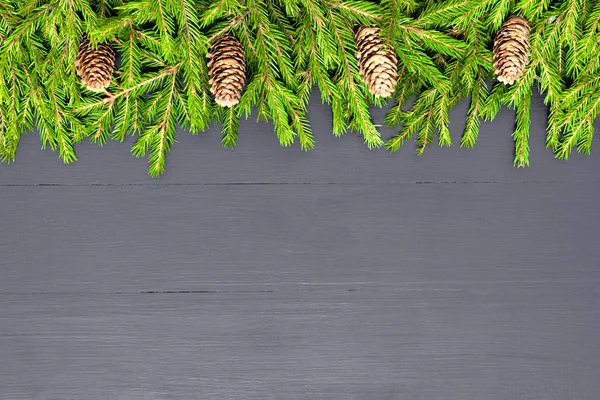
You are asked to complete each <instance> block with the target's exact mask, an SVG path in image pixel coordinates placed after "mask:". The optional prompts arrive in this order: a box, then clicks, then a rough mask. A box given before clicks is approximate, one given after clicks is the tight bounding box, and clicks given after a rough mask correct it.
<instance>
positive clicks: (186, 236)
mask: <svg viewBox="0 0 600 400" xmlns="http://www.w3.org/2000/svg"><path fill="white" fill-rule="evenodd" d="M313 100H314V101H313V106H312V108H311V115H310V118H311V121H312V123H313V129H314V131H315V135H316V139H317V149H316V150H315V151H313V152H310V153H303V152H301V151H300V150H299V149H298V148H296V147H294V148H288V149H281V148H279V147H278V144H277V141H276V139H275V138H274V136H273V133H272V131H271V129H270V127H269V126H267V125H264V124H262V125H255V124H254V122H251V121H249V122H244V123H242V132H241V137H240V143H239V147H238V148H237V149H235V150H234V151H227V150H222V149H220V148H219V140H220V138H219V133H218V129H217V128H215V129H212V130H211V131H210V132H207V133H205V134H201V135H200V136H198V137H191V136H189V135H188V134H186V133H181V134H180V135H179V136H178V140H179V143H178V144H176V145H175V146H174V149H173V152H172V153H171V155H170V156H169V160H168V168H167V173H166V174H165V176H164V177H163V178H161V179H159V180H156V179H150V178H148V177H147V175H146V163H145V162H144V161H142V160H135V159H133V158H132V157H131V156H130V155H129V153H128V151H129V148H128V147H127V146H126V145H117V144H114V143H109V144H108V145H107V146H106V147H107V148H105V149H98V148H96V147H95V146H93V145H90V144H83V145H80V146H79V147H78V155H79V156H80V161H79V162H78V163H77V164H75V165H71V166H63V165H62V164H61V163H60V161H58V160H57V159H56V156H55V154H52V153H50V152H41V151H39V140H38V139H37V138H36V137H35V136H34V135H30V136H28V137H25V138H24V139H23V141H22V145H21V147H20V149H19V155H18V159H17V162H16V163H15V164H13V165H11V166H6V165H2V166H0V221H2V230H1V231H0V272H1V278H0V360H1V362H0V399H3V400H4V399H7V400H18V399H44V400H46V399H48V400H53V399H57V400H59V399H60V400H68V399H87V400H96V399H119V400H125V399H126V400H129V399H144V400H150V399H151V400H163V399H164V400H171V399H173V400H175V399H260V400H265V399H327V400H337V399H340V400H341V399H344V400H380V399H381V400H387V399H415V400H416V399H423V400H437V399H440V400H442V399H443V400H453V399H456V400H496V399H497V400H506V399H524V400H529V399H531V400H533V399H536V400H537V399H540V400H542V399H543V400H555V399H556V400H566V399H573V400H597V399H598V398H600V380H598V376H599V373H600V339H599V337H600V311H599V310H600V268H599V264H600V243H599V242H600V240H599V239H598V238H599V237H600V224H599V222H600V207H598V199H599V198H600V184H599V181H598V175H597V173H598V171H599V168H600V157H599V155H598V154H600V153H599V150H600V144H598V143H596V145H595V148H594V149H593V154H592V155H591V156H589V157H583V156H578V155H574V156H573V158H572V159H571V160H569V161H568V162H564V161H558V160H554V159H553V157H552V154H551V153H550V152H549V151H548V150H545V149H544V145H543V141H544V129H545V127H544V118H545V115H544V110H543V108H542V107H541V102H540V101H539V99H538V100H537V103H536V107H535V112H534V115H533V117H532V121H533V124H534V126H533V129H532V143H531V148H532V150H531V154H532V156H531V161H532V167H531V168H529V169H525V170H523V169H521V170H517V169H514V168H513V167H512V156H511V152H512V139H511V137H510V133H511V128H512V113H511V112H510V111H508V110H503V111H502V112H501V113H500V115H499V117H498V119H497V120H496V121H495V122H493V123H489V124H484V128H483V129H482V135H481V136H482V137H481V140H480V142H479V144H478V145H477V147H476V148H475V149H473V150H464V149H460V148H459V147H458V146H457V145H456V146H455V147H453V148H450V149H439V148H437V147H432V148H431V149H429V151H428V152H427V154H426V156H425V157H422V158H418V157H416V156H414V155H413V150H414V147H413V146H412V145H411V144H408V145H407V146H406V147H405V148H404V149H403V150H402V151H401V152H400V153H399V154H396V155H388V154H386V153H385V152H383V151H372V152H369V151H367V150H366V149H365V148H364V146H363V145H362V143H361V140H360V138H359V137H357V136H345V137H343V138H341V139H335V138H333V137H331V135H329V133H328V129H329V126H330V125H329V122H330V121H329V116H328V111H327V108H326V107H322V106H319V105H318V104H317V103H318V101H317V99H316V97H315V98H314V99H313ZM465 109H466V104H461V106H459V107H458V108H457V109H456V110H455V111H454V112H453V114H454V115H453V123H452V127H451V129H452V132H453V133H454V137H455V141H456V142H457V143H458V141H459V137H460V131H461V129H462V121H463V118H464V112H465ZM383 114H384V110H376V111H375V115H376V119H377V120H378V121H381V120H382V119H383V118H382V117H383ZM384 132H385V134H386V135H389V134H391V133H392V131H388V130H384Z"/></svg>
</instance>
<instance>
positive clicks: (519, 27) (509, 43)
mask: <svg viewBox="0 0 600 400" xmlns="http://www.w3.org/2000/svg"><path fill="white" fill-rule="evenodd" d="M530 31H531V29H530V27H529V23H528V22H527V20H526V19H525V18H523V17H519V16H512V17H510V18H509V19H507V20H506V21H505V22H504V24H502V27H501V28H500V30H499V31H498V33H497V34H496V38H495V39H494V73H495V74H496V76H497V77H498V80H499V81H500V82H502V83H504V84H506V85H512V84H513V83H515V82H516V81H517V80H519V78H521V76H522V75H523V72H524V71H525V67H526V66H527V63H528V62H529V33H530Z"/></svg>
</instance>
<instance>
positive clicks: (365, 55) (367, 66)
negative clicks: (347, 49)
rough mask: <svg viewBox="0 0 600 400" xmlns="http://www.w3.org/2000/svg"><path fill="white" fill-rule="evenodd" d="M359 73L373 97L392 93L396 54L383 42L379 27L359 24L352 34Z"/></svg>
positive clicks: (394, 80)
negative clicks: (353, 34)
mask: <svg viewBox="0 0 600 400" xmlns="http://www.w3.org/2000/svg"><path fill="white" fill-rule="evenodd" d="M354 39H355V42H356V49H357V52H356V58H357V59H358V67H359V68H360V70H359V74H360V77H361V78H362V80H363V81H364V82H365V83H366V84H367V87H368V88H369V92H371V93H372V94H374V95H375V97H388V96H390V95H391V94H392V93H394V88H395V87H396V83H397V81H398V70H397V62H398V60H397V59H396V54H395V53H394V51H393V50H392V49H390V48H388V46H386V45H385V44H384V43H383V40H382V39H381V29H380V28H378V27H365V26H361V27H359V28H358V30H357V31H356V34H355V36H354Z"/></svg>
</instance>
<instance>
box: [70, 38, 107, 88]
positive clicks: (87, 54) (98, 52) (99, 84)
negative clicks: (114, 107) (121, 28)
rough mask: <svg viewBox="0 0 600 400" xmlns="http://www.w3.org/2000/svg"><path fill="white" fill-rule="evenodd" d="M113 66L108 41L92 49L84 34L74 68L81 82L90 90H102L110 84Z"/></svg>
mask: <svg viewBox="0 0 600 400" xmlns="http://www.w3.org/2000/svg"><path fill="white" fill-rule="evenodd" d="M114 68H115V51H114V49H113V47H112V46H111V45H110V44H109V43H103V44H99V45H98V47H97V49H93V48H91V47H90V41H89V39H88V38H87V36H84V37H83V39H82V41H81V43H80V44H79V52H78V54H77V59H76V60H75V70H76V72H77V75H78V76H79V77H81V83H83V84H84V85H85V86H86V87H87V88H88V89H89V90H91V91H94V92H102V91H103V90H104V89H106V88H107V87H108V85H110V81H111V79H112V76H113V71H114Z"/></svg>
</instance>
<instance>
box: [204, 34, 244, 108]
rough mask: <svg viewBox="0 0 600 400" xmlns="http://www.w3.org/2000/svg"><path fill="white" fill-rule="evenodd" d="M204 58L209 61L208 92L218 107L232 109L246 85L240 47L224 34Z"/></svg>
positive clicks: (230, 36)
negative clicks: (213, 97)
mask: <svg viewBox="0 0 600 400" xmlns="http://www.w3.org/2000/svg"><path fill="white" fill-rule="evenodd" d="M206 58H208V59H209V61H208V75H209V76H210V80H209V81H208V83H210V85H211V88H210V92H211V93H212V94H213V95H214V96H215V101H216V102H217V104H219V105H220V106H223V107H233V106H234V105H235V104H237V103H238V102H239V101H240V97H241V96H242V89H243V88H244V84H245V83H246V59H245V55H244V49H243V48H242V45H241V44H240V42H238V40H237V39H236V38H235V37H234V36H232V35H230V34H225V35H223V36H221V37H220V38H218V39H217V40H216V41H215V42H214V43H213V44H212V46H211V47H210V50H209V51H208V54H207V55H206Z"/></svg>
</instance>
